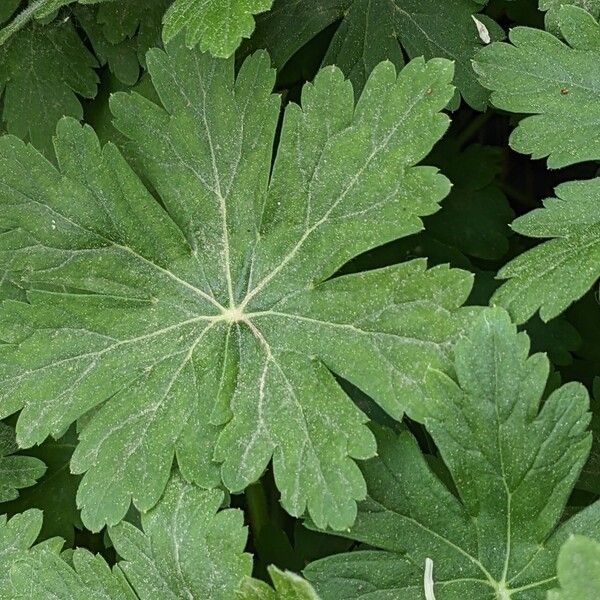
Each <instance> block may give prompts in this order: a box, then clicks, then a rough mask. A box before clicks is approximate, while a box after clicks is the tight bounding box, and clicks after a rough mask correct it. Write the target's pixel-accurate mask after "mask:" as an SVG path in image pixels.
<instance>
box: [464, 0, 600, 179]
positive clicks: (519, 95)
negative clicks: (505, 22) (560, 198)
mask: <svg viewBox="0 0 600 600" xmlns="http://www.w3.org/2000/svg"><path fill="white" fill-rule="evenodd" d="M559 14H560V28H561V33H562V35H563V37H564V38H565V42H563V41H561V40H559V39H558V38H557V37H555V36H553V35H552V34H550V33H547V32H545V31H542V30H539V29H531V28H529V27H515V28H514V29H511V31H510V36H509V38H510V42H511V43H510V44H508V43H493V44H491V45H490V46H488V47H486V48H483V49H482V50H481V51H480V52H479V53H478V54H477V57H476V59H475V63H474V68H475V71H476V72H477V73H478V74H479V78H480V81H481V83H482V84H483V85H484V86H485V87H487V88H488V89H490V90H492V96H491V102H492V104H493V105H494V106H496V107H497V108H501V109H502V110H507V111H510V112H513V113H526V114H530V115H533V116H529V117H526V118H525V119H523V120H522V121H520V122H519V125H518V126H517V128H516V129H515V130H514V131H513V133H512V135H511V137H510V145H511V147H512V148H514V149H515V150H516V151H517V152H521V153H523V154H531V155H532V157H533V158H543V157H546V156H547V157H548V166H549V167H551V168H558V167H564V166H567V165H571V164H573V163H577V162H580V161H584V160H597V159H599V158H600V139H599V138H598V136H594V135H590V131H592V130H594V128H595V127H596V123H597V121H598V120H599V119H600V72H599V71H598V68H597V65H598V62H599V61H600V26H599V25H598V23H597V22H596V21H595V19H594V18H593V17H592V16H591V15H590V14H589V13H587V12H585V11H584V10H583V9H581V8H578V7H576V6H563V7H562V8H561V9H560V13H559Z"/></svg>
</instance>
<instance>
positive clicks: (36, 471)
mask: <svg viewBox="0 0 600 600" xmlns="http://www.w3.org/2000/svg"><path fill="white" fill-rule="evenodd" d="M18 448H19V447H18V446H17V444H16V442H15V432H14V430H13V429H12V427H9V426H8V425H6V424H4V423H2V422H1V421H0V502H7V501H8V500H13V499H14V498H16V497H17V494H18V491H17V490H19V489H21V488H26V487H29V486H32V485H33V484H34V483H35V482H36V480H38V479H39V478H40V477H41V476H42V475H43V474H44V471H45V470H46V467H45V465H44V463H43V462H42V461H41V460H38V459H37V458H34V457H30V456H15V455H14V453H15V452H16V451H17V450H18Z"/></svg>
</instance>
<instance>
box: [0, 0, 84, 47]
mask: <svg viewBox="0 0 600 600" xmlns="http://www.w3.org/2000/svg"><path fill="white" fill-rule="evenodd" d="M71 1H73V0H71ZM53 2H55V0H37V1H36V2H32V3H31V4H30V5H29V6H28V7H27V8H25V9H23V10H22V11H21V12H20V13H19V14H18V15H17V16H16V17H15V18H14V19H13V20H12V21H11V22H10V23H9V24H8V25H6V27H3V28H2V29H0V46H2V44H5V43H6V42H7V41H8V39H9V38H10V37H11V36H13V35H14V34H15V33H17V31H20V30H21V29H23V27H25V25H27V23H29V21H31V19H33V18H34V16H35V13H36V12H38V11H39V10H40V9H41V8H44V6H45V5H51V4H52V3H53Z"/></svg>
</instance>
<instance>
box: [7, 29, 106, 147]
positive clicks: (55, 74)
mask: <svg viewBox="0 0 600 600" xmlns="http://www.w3.org/2000/svg"><path fill="white" fill-rule="evenodd" d="M96 66H97V63H96V59H95V58H94V56H93V55H92V54H91V53H90V52H89V51H88V50H87V48H86V47H85V46H84V44H83V42H82V41H81V39H80V38H79V35H78V34H77V32H76V30H75V28H74V27H73V24H72V23H71V22H70V21H60V20H59V21H53V22H52V23H49V24H47V25H41V24H39V23H37V22H32V23H30V24H29V25H28V26H27V27H25V28H23V29H21V30H20V31H19V32H18V33H16V34H15V35H13V36H11V37H10V39H9V40H8V41H6V42H5V43H4V44H3V45H0V99H2V100H3V104H2V121H3V122H4V124H5V126H6V131H8V132H9V133H12V134H14V135H17V136H19V137H20V138H21V139H23V140H26V141H30V142H31V143H32V144H33V145H34V146H35V147H36V148H38V149H39V150H41V151H42V152H44V154H46V156H52V136H53V135H54V132H55V129H56V123H57V122H58V120H59V119H60V118H61V117H63V116H65V115H68V116H71V117H75V118H77V119H81V118H82V116H83V108H82V106H81V103H80V101H79V98H78V97H77V96H78V95H79V96H83V97H84V98H93V97H94V96H95V95H96V84H97V81H98V77H97V75H96V72H95V71H94V67H96Z"/></svg>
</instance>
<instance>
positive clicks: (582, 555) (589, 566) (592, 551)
mask: <svg viewBox="0 0 600 600" xmlns="http://www.w3.org/2000/svg"><path fill="white" fill-rule="evenodd" d="M558 581H559V583H560V589H556V590H551V591H550V592H549V593H548V600H591V599H592V598H600V544H599V543H598V542H596V541H594V540H591V539H589V538H586V537H583V536H580V535H576V536H573V537H571V538H569V540H568V541H567V542H565V544H564V545H563V547H562V548H561V550H560V554H559V555H558Z"/></svg>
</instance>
